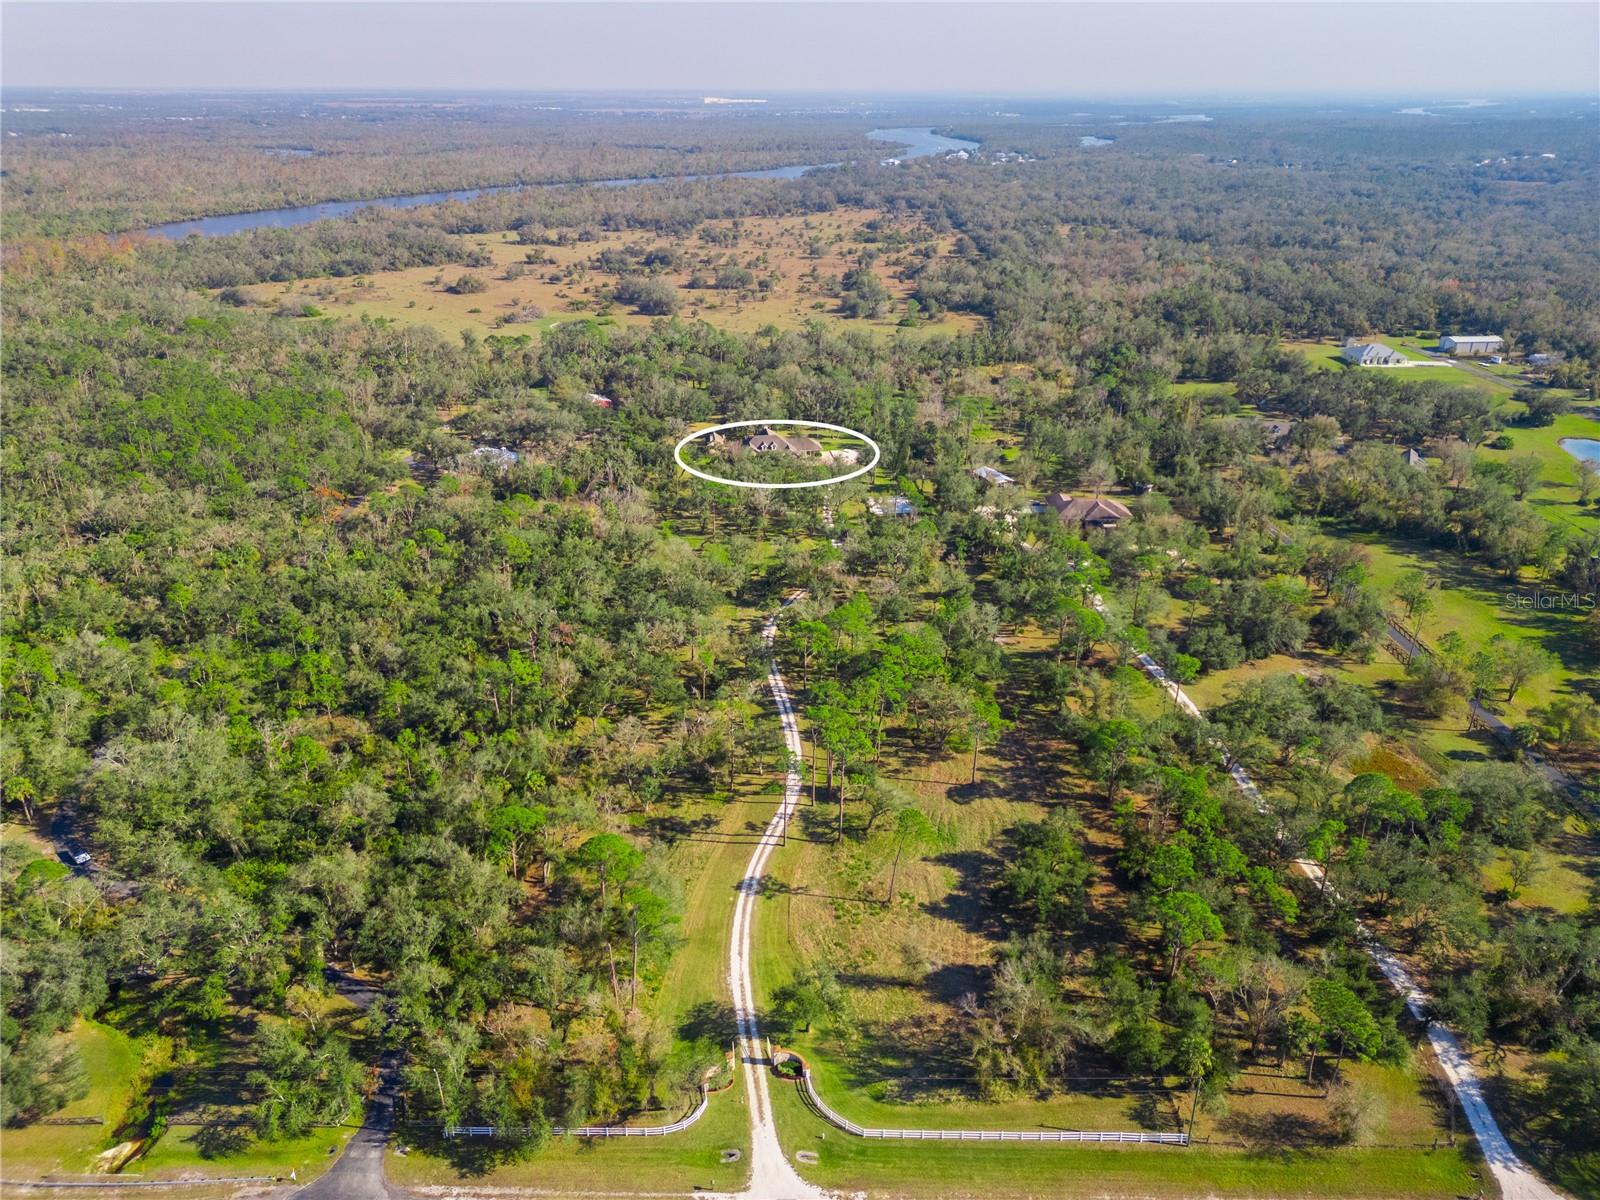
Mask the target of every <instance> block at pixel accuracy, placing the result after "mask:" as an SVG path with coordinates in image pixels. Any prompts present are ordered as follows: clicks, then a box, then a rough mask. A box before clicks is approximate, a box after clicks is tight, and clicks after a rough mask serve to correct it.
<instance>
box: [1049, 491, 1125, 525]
mask: <svg viewBox="0 0 1600 1200" xmlns="http://www.w3.org/2000/svg"><path fill="white" fill-rule="evenodd" d="M1045 503H1046V504H1048V505H1049V506H1050V507H1051V508H1053V509H1055V510H1056V515H1057V516H1058V517H1060V518H1061V523H1062V524H1063V525H1069V524H1070V525H1081V526H1083V527H1084V528H1085V529H1115V528H1116V527H1117V526H1118V525H1119V524H1121V523H1122V522H1123V521H1126V520H1128V519H1130V518H1131V517H1132V516H1133V513H1132V512H1130V511H1129V510H1128V506H1127V505H1125V504H1120V503H1118V502H1117V501H1115V500H1107V499H1106V498H1105V497H1103V496H1096V497H1094V498H1093V499H1086V498H1083V497H1079V498H1078V499H1076V500H1075V499H1073V498H1072V497H1071V496H1069V495H1067V494H1066V493H1065V492H1052V493H1051V494H1050V495H1048V496H1046V497H1045Z"/></svg>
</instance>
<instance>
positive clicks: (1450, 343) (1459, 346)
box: [1439, 333, 1506, 354]
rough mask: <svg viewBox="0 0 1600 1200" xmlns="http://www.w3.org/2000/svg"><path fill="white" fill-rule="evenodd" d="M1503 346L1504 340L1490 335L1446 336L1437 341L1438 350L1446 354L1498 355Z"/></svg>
mask: <svg viewBox="0 0 1600 1200" xmlns="http://www.w3.org/2000/svg"><path fill="white" fill-rule="evenodd" d="M1505 345H1506V343H1505V339H1504V338H1498V337H1495V335H1494V334H1492V333H1475V334H1461V335H1450V334H1446V335H1445V336H1444V337H1442V338H1440V339H1439V349H1441V350H1443V351H1444V352H1445V353H1446V354H1498V353H1499V352H1500V351H1501V350H1503V349H1505Z"/></svg>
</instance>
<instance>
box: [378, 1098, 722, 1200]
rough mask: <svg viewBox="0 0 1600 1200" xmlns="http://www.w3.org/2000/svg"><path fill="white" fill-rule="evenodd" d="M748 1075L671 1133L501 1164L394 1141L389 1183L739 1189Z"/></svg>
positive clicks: (583, 1143) (576, 1190)
mask: <svg viewBox="0 0 1600 1200" xmlns="http://www.w3.org/2000/svg"><path fill="white" fill-rule="evenodd" d="M743 1080H744V1075H743V1072H740V1073H738V1075H737V1076H736V1077H735V1083H734V1086H733V1087H732V1088H730V1089H728V1090H727V1091H725V1092H719V1093H718V1094H716V1095H714V1096H712V1097H711V1106H710V1108H708V1109H707V1110H706V1115H705V1116H703V1117H701V1118H700V1120H699V1121H698V1122H696V1123H695V1124H694V1125H691V1126H690V1127H689V1128H688V1129H686V1130H684V1131H683V1132H682V1133H678V1134H673V1135H672V1136H670V1137H661V1138H614V1139H610V1140H602V1139H576V1138H562V1139H558V1140H556V1141H554V1142H552V1143H551V1144H550V1145H548V1146H546V1147H545V1148H544V1149H543V1150H540V1151H539V1152H538V1153H537V1154H536V1155H534V1156H533V1157H532V1158H530V1159H528V1160H527V1161H525V1162H519V1163H509V1164H505V1165H500V1166H493V1165H488V1164H484V1163H480V1162H476V1161H474V1160H473V1158H472V1157H470V1155H471V1153H472V1149H473V1148H472V1147H466V1148H465V1151H464V1157H463V1158H462V1159H460V1160H458V1161H454V1162H452V1161H450V1160H448V1159H446V1158H443V1157H439V1156H436V1155H433V1154H428V1153H424V1152H422V1151H421V1150H418V1149H415V1148H413V1149H411V1150H409V1152H408V1153H406V1154H399V1153H397V1152H396V1148H395V1147H393V1146H392V1147H391V1149H390V1151H389V1155H388V1161H387V1165H386V1169H387V1171H388V1174H389V1182H390V1183H392V1184H394V1185H395V1186H397V1187H402V1188H405V1187H425V1186H430V1185H432V1186H458V1187H459V1186H462V1185H469V1186H472V1187H519V1186H520V1187H537V1188H539V1189H540V1191H541V1192H542V1193H545V1194H549V1193H551V1192H554V1193H557V1194H561V1193H567V1194H581V1195H584V1196H606V1195H626V1194H628V1193H630V1192H634V1191H638V1192H654V1193H657V1194H659V1193H662V1192H668V1193H671V1192H690V1191H693V1190H696V1189H701V1188H708V1189H711V1190H713V1191H725V1192H734V1191H738V1190H739V1188H740V1187H742V1186H743V1184H744V1181H745V1179H746V1178H747V1176H748V1173H749V1154H750V1111H749V1108H748V1107H747V1102H746V1099H745V1094H744V1083H743ZM725 1149H735V1150H738V1151H739V1152H740V1155H741V1160H740V1161H739V1162H736V1163H724V1162H722V1161H721V1154H722V1151H723V1150H725Z"/></svg>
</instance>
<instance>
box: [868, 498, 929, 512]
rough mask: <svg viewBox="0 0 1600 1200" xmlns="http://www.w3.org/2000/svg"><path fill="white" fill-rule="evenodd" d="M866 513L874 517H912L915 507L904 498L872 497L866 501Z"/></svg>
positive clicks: (915, 510)
mask: <svg viewBox="0 0 1600 1200" xmlns="http://www.w3.org/2000/svg"><path fill="white" fill-rule="evenodd" d="M867 511H868V512H870V513H871V514H872V515H873V516H875V517H914V516H916V515H917V509H916V506H915V505H913V504H912V503H911V501H909V500H907V499H906V498H905V497H904V496H885V497H883V498H881V499H880V498H879V497H877V496H874V497H872V498H871V499H870V500H868V501H867Z"/></svg>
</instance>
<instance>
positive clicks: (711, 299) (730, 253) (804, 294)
mask: <svg viewBox="0 0 1600 1200" xmlns="http://www.w3.org/2000/svg"><path fill="white" fill-rule="evenodd" d="M880 217H881V214H878V213H876V212H873V211H870V210H868V211H856V210H840V211H838V212H835V213H830V214H827V215H819V216H807V217H758V218H748V219H743V220H738V221H711V222H707V223H706V226H705V228H706V229H707V230H708V231H709V237H710V238H711V239H713V240H711V241H708V240H706V239H705V238H703V237H699V236H695V237H676V238H661V237H655V236H653V235H649V234H645V233H640V232H637V231H624V232H594V231H588V232H586V233H585V234H584V235H583V240H577V239H576V238H573V239H570V240H568V241H566V242H565V244H559V245H540V246H528V245H524V244H523V243H521V242H519V241H518V240H517V237H516V235H515V234H513V233H510V232H506V233H495V234H474V235H466V236H464V237H463V238H462V240H463V242H464V243H466V244H468V245H470V246H471V247H473V248H476V249H479V250H481V251H483V252H484V253H485V254H487V255H488V256H489V257H490V258H491V259H492V260H493V261H492V265H490V266H485V267H472V268H468V267H460V266H447V267H443V268H440V267H415V268H408V269H406V270H400V271H385V272H379V273H376V274H373V275H368V276H361V277H356V278H349V279H320V278H319V279H302V280H296V281H293V282H291V283H287V284H279V283H272V284H258V285H256V286H254V287H250V288H245V289H242V290H243V291H244V293H245V294H246V295H248V296H249V297H250V298H251V299H252V300H253V301H254V302H256V303H259V304H262V305H265V306H267V307H269V308H278V307H279V306H283V305H289V306H292V307H294V308H295V309H296V310H298V309H299V307H300V306H302V305H306V304H309V305H311V306H313V307H314V308H315V309H316V310H317V311H318V312H320V313H321V314H323V315H330V316H338V315H350V316H370V317H384V318H389V319H391V320H395V321H401V322H406V323H412V324H422V325H428V326H431V327H433V328H435V329H437V330H439V331H440V332H441V333H443V334H445V335H447V336H449V337H451V338H454V337H456V336H458V335H459V334H460V333H461V332H462V331H464V330H471V331H473V332H474V333H477V334H480V335H482V334H488V333H500V334H503V335H507V336H511V335H516V334H519V333H530V332H532V333H539V332H545V331H548V330H550V329H552V328H554V327H556V326H557V325H560V324H562V323H565V322H569V321H583V320H590V319H593V318H595V317H597V316H604V317H606V318H609V319H611V320H614V321H616V322H619V323H622V324H644V323H648V322H649V321H651V320H655V319H658V318H654V317H647V316H642V315H640V314H638V313H636V312H635V311H634V310H633V308H632V307H630V306H628V305H625V304H611V305H607V304H605V303H604V302H603V299H602V295H603V293H608V292H609V291H610V289H611V287H612V286H613V285H615V283H616V282H617V279H618V276H617V275H616V274H614V273H612V272H610V271H606V270H601V269H599V267H598V266H597V265H595V260H596V258H597V256H599V255H601V254H603V253H604V252H607V251H610V252H622V251H623V250H624V249H625V248H626V247H635V248H640V247H644V248H648V249H652V250H657V249H659V250H664V251H671V252H673V253H674V254H676V255H677V256H678V260H679V267H678V269H673V270H669V271H667V272H665V273H664V274H662V275H661V276H660V278H662V279H664V280H666V281H668V282H670V283H671V284H672V285H673V287H674V289H675V290H676V294H677V295H678V297H679V301H680V305H681V307H680V310H679V313H678V315H679V316H680V317H681V318H682V319H685V320H705V321H709V322H710V323H712V324H713V325H716V326H718V327H719V328H723V329H728V330H733V331H737V332H744V333H752V332H755V331H757V330H760V329H763V328H765V327H767V326H776V327H778V328H794V327H798V326H800V325H803V324H805V323H807V322H809V321H813V320H823V321H826V322H829V323H839V324H841V325H842V326H844V327H848V328H862V329H869V330H872V331H874V332H879V333H884V334H889V333H907V334H912V335H924V334H939V333H945V334H948V333H952V332H955V331H957V330H965V329H972V328H975V327H976V326H977V324H978V322H977V320H976V319H975V318H971V317H967V316H963V315H947V316H945V317H943V318H942V319H940V320H938V321H934V322H929V323H924V324H920V325H918V326H916V327H915V328H902V327H900V325H899V321H900V319H901V317H902V316H903V315H904V299H905V297H906V296H907V295H909V294H910V292H911V284H910V283H908V282H906V281H904V280H902V279H901V278H900V272H901V268H903V267H905V266H907V265H909V264H910V263H911V262H913V261H914V260H913V258H912V254H913V250H912V249H911V248H910V247H911V244H912V242H913V241H914V242H915V243H916V246H917V250H916V252H917V253H922V252H927V253H932V254H940V255H942V254H948V253H949V250H950V244H951V238H950V237H948V236H939V237H935V236H934V235H932V234H930V233H927V232H926V231H925V230H923V229H922V228H921V227H920V226H919V225H917V224H915V223H913V222H911V221H909V220H907V221H906V222H905V223H904V224H903V226H897V227H896V231H897V232H898V233H903V234H904V235H905V240H904V241H893V242H882V241H880V240H879V239H881V238H882V237H884V236H885V234H884V232H883V231H881V230H878V231H874V230H869V229H868V228H867V226H868V224H869V223H871V222H874V221H877V220H879V219H880ZM869 247H871V248H874V249H878V250H880V252H881V257H879V258H878V260H877V262H876V263H875V264H874V266H873V271H874V273H875V274H876V275H877V276H878V278H879V280H880V281H881V282H882V283H883V285H884V287H885V288H886V289H887V290H888V292H889V294H890V296H891V308H890V311H889V312H888V313H887V314H886V315H885V316H884V317H882V318H878V319H871V320H868V319H860V320H857V319H851V318H846V317H845V316H844V315H843V314H841V313H840V312H839V311H838V307H839V305H838V301H837V300H836V299H835V297H834V296H833V294H832V289H833V286H834V284H835V283H836V282H837V280H838V279H839V277H840V276H841V275H843V274H844V272H846V271H848V270H850V269H851V268H852V267H854V266H855V264H856V261H857V259H858V258H859V257H860V255H861V254H862V252H863V251H864V250H866V249H868V248H869ZM530 253H533V254H535V255H536V256H538V257H540V258H542V259H543V260H544V261H540V262H538V263H529V262H528V261H527V257H528V255H529V254H530ZM729 261H732V262H733V263H734V264H736V265H737V266H739V267H743V268H745V269H747V270H748V271H749V272H750V273H751V274H752V276H753V277H754V278H755V279H756V280H758V281H759V280H765V281H766V283H767V286H766V287H765V288H764V289H763V288H761V287H760V286H758V284H755V283H752V284H750V285H748V286H746V287H745V288H743V289H742V290H735V289H731V288H716V287H695V288H690V287H688V286H687V284H688V283H689V282H690V279H691V277H692V276H693V275H694V274H695V273H696V272H699V273H700V274H701V275H702V276H703V277H704V278H706V279H707V280H710V281H713V282H714V280H715V275H716V270H717V267H718V266H719V265H720V264H725V263H727V262H729ZM519 273H520V274H519ZM463 275H471V276H474V277H476V278H477V279H480V280H482V281H483V283H484V285H485V287H484V290H483V291H480V292H474V293H470V294H455V293H453V292H451V291H450V290H448V289H449V288H450V287H451V286H452V285H453V284H455V283H456V282H457V281H458V280H459V279H460V278H461V277H462V276H463ZM513 275H514V276H516V277H514V278H512V277H510V276H513ZM535 309H537V310H538V311H539V312H541V313H542V314H543V315H541V316H538V317H537V318H531V314H532V312H533V311H534V310H535ZM517 314H522V317H523V319H522V320H518V321H516V322H515V323H513V322H511V321H509V320H508V318H511V317H514V316H516V315H517Z"/></svg>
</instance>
